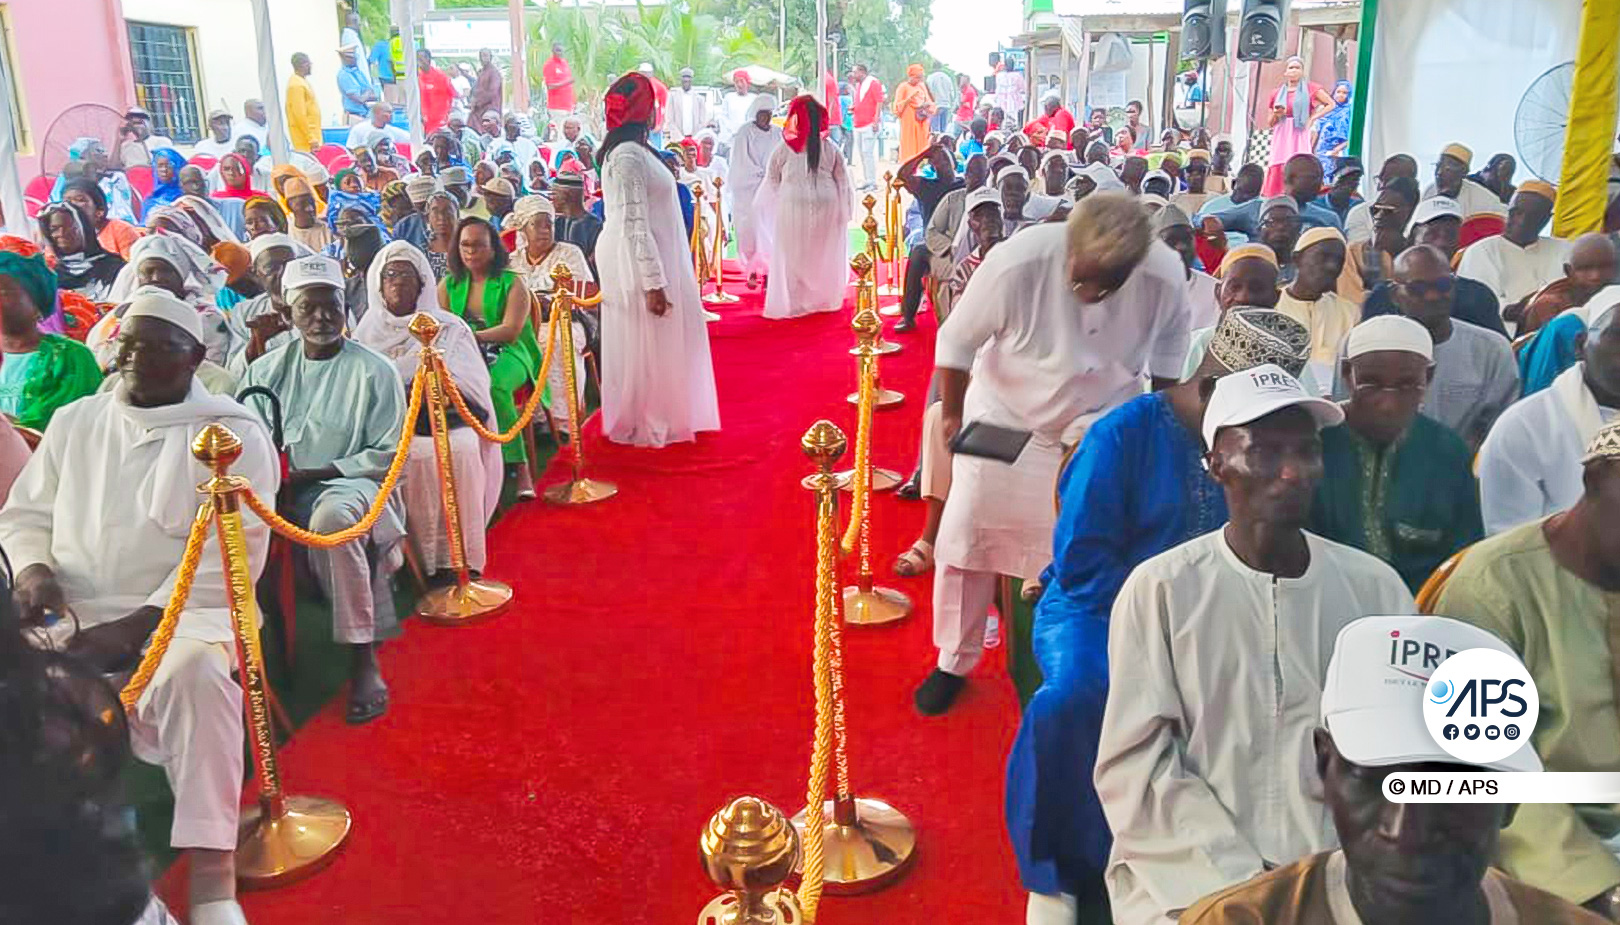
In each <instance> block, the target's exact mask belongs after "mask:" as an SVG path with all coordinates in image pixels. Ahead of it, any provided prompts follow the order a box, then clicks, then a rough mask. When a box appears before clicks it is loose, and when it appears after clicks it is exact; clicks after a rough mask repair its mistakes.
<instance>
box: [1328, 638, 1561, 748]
mask: <svg viewBox="0 0 1620 925" xmlns="http://www.w3.org/2000/svg"><path fill="white" fill-rule="evenodd" d="M1469 649H1491V650H1494V651H1497V652H1503V653H1506V654H1507V655H1510V656H1512V657H1513V658H1514V659H1518V655H1517V654H1515V653H1514V651H1513V650H1512V649H1510V648H1508V645H1507V643H1504V642H1503V641H1502V640H1500V639H1498V638H1496V637H1495V636H1494V635H1492V634H1491V633H1489V632H1486V631H1485V630H1482V629H1480V628H1479V627H1477V626H1471V625H1469V624H1467V623H1463V622H1462V621H1460V620H1453V619H1450V618H1449V617H1424V616H1403V617H1363V618H1362V619H1360V620H1357V621H1355V622H1354V623H1351V624H1349V625H1347V626H1346V627H1345V628H1344V629H1342V630H1339V638H1338V639H1337V640H1335V641H1334V644H1333V657H1332V658H1330V659H1329V660H1328V668H1327V677H1326V679H1325V680H1324V681H1323V682H1322V725H1323V726H1325V727H1327V731H1328V733H1329V734H1331V735H1332V736H1333V745H1334V747H1335V748H1337V749H1338V750H1339V754H1341V755H1343V756H1344V757H1345V758H1346V759H1347V760H1349V761H1351V762H1352V763H1355V764H1359V765H1362V766H1363V767H1369V768H1379V767H1388V766H1390V765H1396V764H1419V763H1423V762H1444V763H1446V764H1457V763H1458V761H1457V759H1456V758H1454V757H1452V756H1451V755H1449V754H1447V753H1446V751H1445V750H1444V749H1442V748H1441V747H1440V745H1439V743H1437V742H1435V740H1434V735H1433V734H1432V733H1431V732H1430V731H1429V727H1428V725H1427V724H1426V723H1425V722H1424V720H1423V698H1424V696H1425V691H1426V690H1427V688H1428V684H1429V676H1430V675H1431V674H1433V673H1434V670H1435V669H1436V668H1438V667H1440V663H1441V662H1443V661H1445V660H1446V659H1447V658H1448V657H1450V656H1451V655H1453V654H1455V653H1457V652H1465V651H1467V650H1469ZM1529 741H1530V740H1529V738H1528V737H1526V739H1525V745H1524V747H1523V748H1520V749H1519V750H1518V751H1516V752H1514V753H1513V754H1511V755H1509V756H1508V757H1506V758H1504V759H1502V760H1501V761H1497V762H1492V763H1489V764H1486V765H1485V767H1486V768H1487V769H1489V770H1492V771H1540V770H1541V759H1539V758H1537V757H1536V750H1535V747H1534V746H1532V745H1530V744H1529Z"/></svg>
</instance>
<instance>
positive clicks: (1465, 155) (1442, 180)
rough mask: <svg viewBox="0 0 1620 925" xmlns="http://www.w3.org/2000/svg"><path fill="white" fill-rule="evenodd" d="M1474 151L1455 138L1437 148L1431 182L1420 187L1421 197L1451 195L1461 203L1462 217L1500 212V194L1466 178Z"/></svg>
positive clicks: (1429, 197) (1450, 196)
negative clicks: (1451, 141)
mask: <svg viewBox="0 0 1620 925" xmlns="http://www.w3.org/2000/svg"><path fill="white" fill-rule="evenodd" d="M1473 160H1474V152H1473V151H1472V150H1470V149H1469V148H1468V146H1466V145H1460V144H1457V143H1455V142H1453V143H1451V144H1449V145H1446V146H1445V147H1444V148H1441V149H1440V158H1439V159H1438V160H1437V161H1435V164H1434V182H1433V183H1430V184H1429V185H1428V186H1426V187H1424V188H1423V198H1424V199H1433V198H1434V197H1436V196H1444V197H1446V198H1447V199H1454V200H1456V201H1457V204H1458V205H1460V206H1461V207H1462V211H1463V217H1464V218H1468V217H1470V216H1474V215H1482V214H1489V215H1501V214H1502V213H1503V212H1504V211H1506V210H1505V209H1503V208H1502V197H1500V196H1498V195H1496V193H1495V192H1494V191H1492V190H1491V189H1490V188H1489V187H1487V186H1486V185H1485V184H1483V183H1478V182H1476V181H1474V180H1470V179H1468V171H1469V169H1470V167H1471V166H1472V164H1473Z"/></svg>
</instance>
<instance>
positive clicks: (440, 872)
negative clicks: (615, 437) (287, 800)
mask: <svg viewBox="0 0 1620 925" xmlns="http://www.w3.org/2000/svg"><path fill="white" fill-rule="evenodd" d="M737 288H738V289H739V290H740V289H741V287H740V286H739V287H737ZM739 294H742V295H743V298H744V301H743V302H742V303H740V304H739V305H736V306H730V307H726V308H723V309H722V313H723V314H724V315H725V318H724V320H723V321H721V322H718V323H716V324H712V325H710V327H709V331H710V334H711V337H712V341H713V349H714V366H715V371H716V375H717V378H718V384H719V392H720V407H721V422H722V425H723V427H724V430H722V431H721V432H720V433H718V434H708V435H704V436H703V437H701V438H700V439H699V440H698V442H697V443H696V444H695V445H692V444H688V445H684V446H678V447H672V448H668V449H664V450H656V451H655V450H635V449H628V448H624V447H618V446H614V445H611V444H608V443H607V442H606V441H604V440H602V439H601V438H600V436H599V434H598V435H595V436H594V438H593V437H592V435H591V431H594V430H595V429H596V428H595V427H594V426H592V427H590V428H588V431H587V444H586V446H587V459H588V461H589V463H590V474H591V475H593V476H596V477H598V478H603V479H607V480H610V481H613V482H615V483H617V484H618V486H619V488H620V494H619V495H618V496H617V497H615V498H613V499H611V500H609V501H606V502H603V503H600V504H596V505H588V506H583V507H579V508H573V509H559V508H557V507H552V506H548V505H545V504H544V503H529V504H526V505H523V506H521V507H519V508H518V509H517V510H515V511H513V512H511V513H510V514H509V515H508V516H507V517H506V518H505V519H504V520H503V522H502V523H501V524H500V525H499V526H498V527H497V528H496V530H495V531H494V534H493V536H492V538H491V543H490V546H491V561H490V568H489V573H490V576H491V577H494V578H499V579H502V580H505V581H508V582H510V583H511V585H512V586H513V587H514V588H515V589H516V591H517V601H516V603H515V605H514V607H513V609H511V610H510V611H508V612H507V613H505V614H503V615H501V616H500V617H497V618H496V619H494V620H492V621H490V622H487V623H484V624H481V625H477V626H473V627H464V628H458V629H447V628H438V627H432V626H427V625H423V624H421V623H417V622H414V621H413V622H412V623H411V625H410V626H409V629H408V631H407V632H406V634H405V635H404V636H403V637H402V638H401V639H399V640H398V641H396V642H394V643H391V644H390V645H388V646H387V647H386V648H385V649H384V651H383V659H384V668H385V670H386V672H387V675H388V679H389V681H390V683H391V685H392V687H393V707H392V710H391V712H390V713H389V714H388V716H387V717H385V718H384V719H382V720H380V721H378V722H376V723H374V724H372V725H369V726H365V727H361V728H357V729H356V728H349V727H346V726H345V725H344V724H343V718H342V709H341V707H342V704H341V703H333V704H331V705H330V706H329V708H328V709H326V710H325V712H323V713H322V714H320V715H319V716H318V717H317V718H316V719H314V720H313V721H311V722H310V723H309V724H308V725H307V726H306V727H305V728H304V729H303V730H302V731H301V732H300V733H299V734H298V736H297V737H296V739H295V740H294V741H293V742H292V743H291V744H290V745H289V746H288V747H287V748H286V749H285V750H284V752H283V755H282V757H283V769H284V771H285V775H286V778H287V788H288V790H289V791H290V792H293V793H313V794H324V795H329V796H335V797H338V798H340V799H342V800H343V801H344V802H345V803H347V805H348V806H349V808H350V809H351V810H352V811H353V813H354V817H355V827H354V833H353V835H352V836H351V837H350V840H349V843H348V844H347V846H346V847H345V848H344V849H343V851H342V852H341V854H340V855H339V857H338V858H337V860H336V861H335V862H334V863H333V864H332V866H331V867H330V868H328V869H327V870H325V871H323V872H321V873H319V874H317V875H316V876H315V877H313V878H312V879H309V880H306V881H304V882H302V883H299V884H295V885H293V886H290V887H286V888H283V889H280V890H275V891H271V892H265V893H253V894H248V895H247V896H246V897H245V906H246V909H247V912H248V916H249V918H250V920H251V921H253V922H254V923H255V925H294V923H296V925H308V923H316V925H324V923H346V925H367V923H378V925H384V923H386V925H398V923H402V922H445V923H463V922H465V923H480V925H482V923H494V925H506V923H510V925H519V923H522V925H532V923H563V922H567V923H575V922H578V923H592V925H597V923H602V925H620V923H623V925H641V923H646V925H654V923H657V925H666V923H687V922H692V921H695V919H696V916H697V913H698V911H699V910H700V909H701V908H702V906H703V904H704V903H705V902H707V901H708V899H709V898H710V897H711V896H712V895H713V894H714V893H715V892H716V891H715V889H714V888H713V887H712V886H711V885H710V884H709V882H708V879H707V878H706V877H705V876H704V875H703V873H702V871H701V868H700V866H699V863H698V853H697V843H698V835H699V832H700V829H701V827H702V825H703V823H704V822H705V821H706V820H707V818H708V817H709V815H710V813H712V812H713V811H714V810H715V809H717V808H718V807H720V806H721V805H722V804H723V803H725V801H726V800H727V799H729V798H730V797H733V796H736V795H739V794H743V793H753V794H758V795H760V796H763V797H765V798H766V799H769V800H770V801H771V802H773V803H775V804H776V805H777V806H778V807H780V808H781V809H782V810H783V811H784V812H786V813H788V814H792V813H794V812H796V811H797V810H798V809H799V808H800V807H801V806H802V805H803V803H804V798H805V778H806V769H807V764H808V760H809V753H810V737H811V724H812V710H813V695H812V689H811V678H810V642H811V614H812V607H811V600H812V598H811V595H812V581H813V574H814V572H813V566H814V556H813V553H814V550H813V542H814V538H813V537H814V534H813V532H812V527H813V524H812V517H813V505H812V496H811V494H810V493H809V492H808V491H806V490H805V489H802V488H800V487H799V479H800V477H801V476H803V475H804V474H805V473H806V472H808V471H809V470H810V466H809V464H808V461H807V460H806V459H805V457H804V456H803V454H802V452H801V451H800V449H799V438H800V436H801V435H802V434H803V433H804V431H805V429H806V428H807V427H808V426H809V425H810V424H811V423H813V422H814V421H815V420H816V419H817V418H820V417H828V418H830V419H832V420H833V421H835V422H836V423H838V424H839V426H840V427H844V428H845V429H846V432H847V433H848V435H849V437H850V442H851V446H852V447H853V442H854V430H853V424H854V408H853V407H852V406H850V405H849V404H847V403H846V402H845V401H844V396H845V394H846V393H847V392H849V391H851V390H852V389H853V387H854V358H853V357H850V356H849V355H848V354H847V352H846V348H847V347H848V346H849V345H850V343H851V342H852V339H851V334H850V331H849V327H848V322H849V313H848V311H844V312H840V313H835V314H827V315H821V316H816V317H812V318H807V319H800V320H795V321H777V322H767V321H764V320H763V319H761V318H760V317H759V303H760V302H761V301H762V299H761V298H760V297H759V296H758V295H750V294H746V293H739ZM932 333H933V323H932V318H931V316H925V321H924V323H923V325H922V326H921V327H920V328H919V329H918V330H917V331H916V332H913V333H911V334H907V335H900V336H893V335H891V339H897V340H900V341H901V342H902V343H904V344H905V348H906V349H905V350H904V351H903V352H901V353H899V354H895V355H893V356H891V357H886V358H885V359H884V370H885V375H884V381H885V382H886V384H888V385H889V386H890V387H892V388H897V389H900V390H902V391H903V392H905V393H906V396H907V400H906V402H905V404H903V405H901V406H900V407H899V408H896V409H893V410H890V411H886V412H880V413H879V414H878V418H877V431H876V437H875V444H874V446H875V451H874V461H875V462H877V463H878V464H880V465H885V466H888V467H889V468H893V469H897V470H904V469H907V468H909V467H910V466H911V464H912V462H913V461H914V459H915V453H916V445H917V436H918V431H919V427H920V423H919V418H920V414H921V400H922V397H923V395H924V392H925V389H926V384H927V383H926V380H927V374H928V370H929V363H930V354H931V344H932ZM565 472H566V454H564V456H563V457H562V458H559V459H558V460H557V461H556V462H555V463H554V464H553V465H552V468H551V472H549V473H548V477H547V478H546V479H545V483H546V484H549V483H551V482H554V481H558V480H560V479H562V478H563V477H564V474H565ZM846 497H847V496H846ZM921 519H922V507H921V505H920V504H917V503H902V502H899V501H897V499H895V498H894V496H893V495H892V493H891V494H885V495H881V496H878V500H877V502H876V505H875V507H874V520H873V533H874V543H873V549H874V561H875V565H876V568H877V570H878V572H879V575H880V576H882V575H887V574H888V572H889V569H888V567H889V563H890V561H891V560H892V559H893V556H894V554H895V553H896V552H898V551H899V550H900V549H902V548H903V547H904V545H905V544H907V543H909V542H910V540H911V539H912V538H913V537H914V536H915V531H916V530H917V529H918V527H919V526H920V524H921ZM888 583H890V584H892V585H894V586H897V587H901V588H903V589H904V590H905V591H906V592H907V593H908V594H910V595H911V596H912V598H913V600H914V601H915V602H916V603H917V605H918V606H917V610H916V612H914V613H913V615H912V616H910V617H909V618H907V619H906V620H904V621H902V622H900V623H898V624H893V625H890V626H887V627H877V628H858V627H857V628H849V629H848V630H847V631H846V634H845V639H846V652H847V657H846V663H847V666H848V668H847V671H848V674H847V679H848V680H847V689H848V692H849V697H848V704H849V728H850V736H851V765H852V771H853V775H852V776H853V778H854V781H855V786H856V790H857V792H858V793H860V794H861V795H870V796H879V797H882V798H884V799H887V800H888V801H890V802H891V803H893V804H894V805H895V806H897V807H899V808H900V809H901V810H902V811H904V812H905V813H906V814H907V815H909V816H910V817H911V819H912V821H913V822H914V823H915V824H916V825H917V828H918V830H919V847H918V852H919V854H918V858H917V863H916V865H915V866H914V867H913V868H912V870H911V871H910V873H909V874H908V875H907V876H906V877H905V878H904V879H903V880H901V881H900V882H898V883H897V884H896V885H894V886H892V887H890V888H889V889H888V890H886V891H883V892H880V893H876V894H872V895H869V896H862V897H830V898H828V899H826V900H825V901H824V902H823V904H822V912H821V918H820V920H821V921H822V922H825V923H830V925H837V923H886V925H907V923H918V925H921V923H931V925H932V923H989V922H1004V923H1008V922H1017V921H1022V905H1023V894H1022V893H1021V891H1020V890H1019V889H1018V885H1017V872H1016V870H1015V867H1014V863H1013V858H1012V852H1011V848H1010V846H1009V845H1008V844H1007V840H1006V834H1005V828H1004V826H1003V824H1002V814H1001V801H1002V791H1003V767H1004V761H1005V756H1006V754H1007V750H1008V748H1009V746H1010V744H1011V742H1012V738H1013V732H1014V728H1015V723H1016V704H1015V700H1014V696H1013V692H1012V687H1011V684H1010V682H1009V681H1008V680H1007V678H1006V674H1005V670H1004V668H1003V660H1002V658H1001V656H1000V651H998V652H996V653H992V657H991V658H989V659H987V660H986V662H985V665H984V667H982V668H981V669H980V670H979V672H978V673H977V676H976V677H975V680H974V682H973V683H972V684H971V685H969V688H968V690H967V691H965V692H964V694H963V696H962V698H961V701H960V702H959V704H958V706H957V707H956V709H955V710H953V711H952V712H951V713H950V714H949V715H948V716H946V717H943V718H938V719H923V718H922V717H919V716H918V715H917V714H916V712H915V710H914V709H913V707H912V704H911V691H912V688H913V687H914V685H916V683H917V682H918V681H920V680H921V678H922V677H923V675H924V674H925V673H926V672H927V671H928V669H929V668H930V667H931V666H932V662H933V658H934V652H933V649H932V647H931V645H930V643H929V636H930V632H929V608H928V605H929V600H928V599H929V584H928V581H927V579H926V578H924V579H913V580H910V581H900V580H898V579H889V580H888ZM179 882H181V881H180V880H179V877H178V872H171V877H170V878H169V880H168V884H167V885H169V886H173V885H175V884H177V883H179ZM166 892H169V893H170V894H172V893H174V892H175V891H174V890H173V889H170V890H167V891H166Z"/></svg>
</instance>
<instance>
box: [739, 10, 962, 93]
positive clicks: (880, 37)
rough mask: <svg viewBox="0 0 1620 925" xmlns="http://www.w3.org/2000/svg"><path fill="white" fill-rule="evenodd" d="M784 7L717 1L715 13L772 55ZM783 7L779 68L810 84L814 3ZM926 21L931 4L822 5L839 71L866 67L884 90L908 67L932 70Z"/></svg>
mask: <svg viewBox="0 0 1620 925" xmlns="http://www.w3.org/2000/svg"><path fill="white" fill-rule="evenodd" d="M992 2H994V0H992ZM783 6H784V0H776V2H772V0H716V6H715V12H716V14H717V15H719V16H720V17H721V18H722V19H728V20H739V21H741V22H743V23H745V24H746V25H748V26H749V27H750V28H751V29H752V30H753V31H754V32H755V33H756V34H757V35H759V36H760V38H761V39H762V40H763V41H764V42H765V43H766V44H767V45H769V46H770V47H771V48H772V49H773V50H774V49H775V47H776V44H777V40H778V33H777V26H778V23H779V21H780V19H781V13H782V9H783ZM785 7H786V12H787V30H786V53H785V54H784V55H783V56H782V58H783V60H782V69H783V70H784V71H786V72H788V73H789V74H792V75H794V76H796V77H798V78H799V79H800V80H803V81H806V82H809V81H813V80H814V77H815V70H816V2H815V0H785ZM931 20H932V2H931V0H827V28H828V31H829V32H839V31H841V32H842V33H843V35H844V41H843V44H842V45H841V46H840V47H839V49H838V66H839V70H841V71H844V72H846V73H847V72H848V69H849V67H850V65H853V64H856V63H861V64H865V65H866V66H867V67H868V68H870V69H871V71H872V73H873V74H874V75H875V76H877V78H878V79H879V80H881V81H883V82H884V83H885V84H887V85H889V86H893V85H894V84H895V82H896V81H898V80H901V79H903V78H904V77H905V73H906V66H907V65H908V64H914V63H915V64H921V65H923V66H924V67H927V68H929V69H930V70H932V69H933V68H934V67H935V66H936V62H935V61H934V59H933V58H932V57H931V56H929V55H928V54H927V53H926V52H924V51H923V46H924V45H925V44H927V42H928V29H929V24H930V22H931ZM828 63H829V64H830V63H831V58H830V56H829V59H828ZM840 76H842V75H840Z"/></svg>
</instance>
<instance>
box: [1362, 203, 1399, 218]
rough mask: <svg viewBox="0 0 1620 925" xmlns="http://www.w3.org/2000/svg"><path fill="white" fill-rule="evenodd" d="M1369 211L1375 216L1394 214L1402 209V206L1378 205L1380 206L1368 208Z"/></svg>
mask: <svg viewBox="0 0 1620 925" xmlns="http://www.w3.org/2000/svg"><path fill="white" fill-rule="evenodd" d="M1367 211H1369V212H1371V213H1372V214H1373V216H1374V217H1377V216H1380V215H1393V214H1395V213H1396V212H1399V211H1400V207H1399V206H1384V205H1378V206H1373V207H1372V208H1370V209H1368V210H1367Z"/></svg>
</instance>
